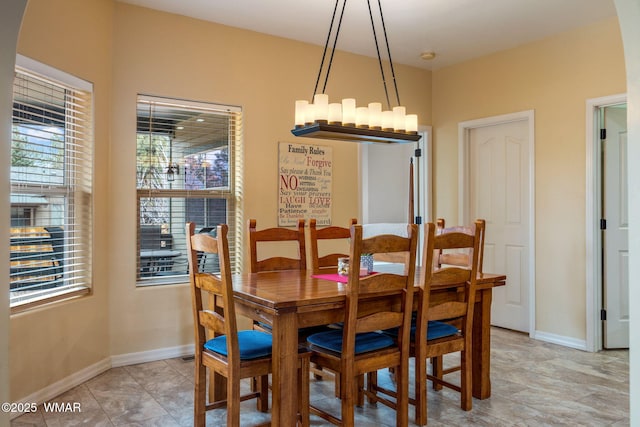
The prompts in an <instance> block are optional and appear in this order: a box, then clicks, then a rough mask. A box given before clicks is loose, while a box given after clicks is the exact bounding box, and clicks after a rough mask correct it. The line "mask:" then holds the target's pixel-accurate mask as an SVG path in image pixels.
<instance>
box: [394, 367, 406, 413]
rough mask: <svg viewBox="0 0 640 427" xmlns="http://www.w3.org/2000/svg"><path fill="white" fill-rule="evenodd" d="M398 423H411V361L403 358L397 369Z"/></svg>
mask: <svg viewBox="0 0 640 427" xmlns="http://www.w3.org/2000/svg"><path fill="white" fill-rule="evenodd" d="M396 386H397V387H396V389H397V395H398V397H397V400H396V408H395V409H396V425H398V426H406V425H409V394H408V392H409V362H408V359H405V360H402V361H401V362H400V366H398V368H397V370H396Z"/></svg>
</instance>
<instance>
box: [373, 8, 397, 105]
mask: <svg viewBox="0 0 640 427" xmlns="http://www.w3.org/2000/svg"><path fill="white" fill-rule="evenodd" d="M367 6H368V7H369V18H370V19H371V30H373V41H374V42H375V45H376V53H377V54H378V64H379V65H380V74H381V75H382V86H384V96H385V97H386V98H387V108H388V109H391V102H389V91H388V90H387V80H386V78H385V75H384V67H383V66H382V58H381V56H380V48H379V47H378V35H377V33H376V26H375V24H374V23H373V13H372V12H371V2H370V1H369V0H367ZM380 14H381V15H382V11H381V12H380ZM385 39H386V37H385ZM397 91H398V90H397V89H396V97H397V95H398V94H397ZM398 105H400V101H399V100H398Z"/></svg>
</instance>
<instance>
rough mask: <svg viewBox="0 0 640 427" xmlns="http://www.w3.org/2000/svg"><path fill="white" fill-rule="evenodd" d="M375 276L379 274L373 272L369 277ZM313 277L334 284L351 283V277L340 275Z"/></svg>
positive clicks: (317, 275)
mask: <svg viewBox="0 0 640 427" xmlns="http://www.w3.org/2000/svg"><path fill="white" fill-rule="evenodd" d="M374 274H378V273H377V272H373V273H371V274H368V275H367V276H373V275H374ZM311 277H313V278H315V279H325V280H331V281H332V282H339V283H347V282H348V281H349V276H341V275H339V274H338V273H330V274H312V275H311Z"/></svg>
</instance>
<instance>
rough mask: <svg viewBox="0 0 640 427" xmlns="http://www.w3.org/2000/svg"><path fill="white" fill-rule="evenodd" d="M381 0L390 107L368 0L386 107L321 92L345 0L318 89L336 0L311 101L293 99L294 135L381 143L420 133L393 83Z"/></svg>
mask: <svg viewBox="0 0 640 427" xmlns="http://www.w3.org/2000/svg"><path fill="white" fill-rule="evenodd" d="M380 1H381V0H378V11H379V13H380V22H381V25H382V30H383V33H384V41H385V45H386V48H387V55H388V57H389V65H390V69H391V75H392V78H393V85H394V88H395V95H396V101H397V105H396V106H395V107H393V108H391V103H390V102H389V91H388V90H387V82H386V79H385V72H384V67H383V66H382V58H381V56H380V48H379V45H378V37H377V34H376V27H375V25H374V18H373V12H372V10H371V3H370V0H367V6H368V8H369V17H370V19H371V29H372V30H373V40H374V42H375V46H376V52H377V55H378V63H379V65H380V73H381V74H382V84H383V86H384V92H385V95H386V101H387V109H386V110H383V109H382V103H380V102H371V103H369V104H368V105H367V106H366V107H365V106H358V105H357V104H356V100H355V99H354V98H346V99H343V100H342V102H340V103H337V102H329V96H328V95H327V94H326V93H325V89H326V86H327V81H328V80H329V73H330V72H331V64H332V62H333V54H334V53H335V49H336V44H337V42H338V36H339V35H340V27H341V25H342V17H343V16H344V9H345V6H346V4H347V0H343V3H342V10H341V12H340V17H339V19H338V23H337V26H336V31H335V35H334V36H333V47H332V48H331V55H330V57H329V62H328V66H327V71H326V74H325V77H324V84H323V86H322V91H321V92H318V84H319V83H320V78H321V76H322V69H323V67H324V63H325V60H326V58H327V52H328V50H329V43H330V41H331V39H332V33H333V29H334V22H335V19H336V14H337V11H338V6H339V2H340V0H336V4H335V7H334V9H333V16H332V18H331V25H330V26H329V34H328V35H327V41H326V42H325V45H324V52H323V53H322V61H321V62H320V69H319V70H318V77H317V79H316V85H315V88H314V90H313V93H314V95H313V101H312V102H309V101H307V100H297V101H296V103H295V127H294V128H293V129H292V130H291V133H293V135H295V136H301V137H307V138H322V139H337V140H342V141H355V142H384V143H402V142H412V141H418V140H419V139H420V138H421V136H420V135H419V134H418V116H417V115H416V114H406V108H405V107H404V106H402V105H400V96H399V95H398V85H397V83H396V76H395V71H394V69H393V61H392V60H391V50H390V49H389V40H388V38H387V30H386V27H385V24H384V17H383V15H382V5H381V3H380Z"/></svg>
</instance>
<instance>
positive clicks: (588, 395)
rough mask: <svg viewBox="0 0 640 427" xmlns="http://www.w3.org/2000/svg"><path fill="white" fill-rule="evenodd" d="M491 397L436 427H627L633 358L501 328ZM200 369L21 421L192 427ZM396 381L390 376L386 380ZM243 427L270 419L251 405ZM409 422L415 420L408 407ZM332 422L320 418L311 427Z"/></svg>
mask: <svg viewBox="0 0 640 427" xmlns="http://www.w3.org/2000/svg"><path fill="white" fill-rule="evenodd" d="M491 369H492V371H491V378H492V396H491V398H490V399H487V400H482V401H481V400H476V399H474V401H473V409H472V410H471V411H470V412H464V411H462V410H461V409H460V407H459V406H458V405H459V401H458V397H457V395H456V393H455V392H452V391H449V390H444V391H442V392H433V391H430V394H429V426H431V427H437V426H597V427H600V426H616V427H617V426H628V425H629V359H628V351H626V350H621V351H604V352H600V353H595V354H594V353H586V352H583V351H579V350H573V349H569V348H565V347H562V346H558V345H554V344H549V343H544V342H541V341H535V340H531V339H529V338H528V336H526V335H524V334H520V333H515V332H511V331H507V330H503V329H498V328H493V329H492V353H491ZM192 378H193V361H192V360H191V361H189V360H183V359H180V358H178V359H169V360H162V361H157V362H149V363H143V364H140V365H132V366H126V367H121V368H114V369H111V370H109V371H107V372H105V373H103V374H102V375H99V376H97V377H95V378H93V379H91V380H89V381H87V382H86V383H84V384H81V385H79V386H78V387H75V388H74V389H72V390H70V391H68V392H67V393H64V394H62V395H60V396H58V397H57V398H55V399H53V400H52V402H63V403H73V402H80V404H81V410H82V412H80V413H72V412H67V413H61V412H57V413H55V412H46V411H44V408H43V407H42V406H41V407H39V410H38V411H37V412H35V413H32V414H25V415H22V416H20V417H18V418H15V419H14V420H13V421H12V422H11V427H23V426H48V427H52V426H56V427H67V426H76V425H87V426H158V427H160V426H190V425H192V422H193V421H192V420H193V419H192V408H193V380H192ZM385 379H386V380H389V378H388V375H387V374H386V372H382V373H381V374H380V381H381V382H382V381H384V380H385ZM311 399H312V400H313V401H314V402H315V404H316V405H322V406H323V407H325V408H334V409H335V411H336V414H338V413H339V401H338V400H337V399H336V398H334V397H333V385H332V382H330V381H326V380H325V381H314V380H312V381H311ZM242 411H243V412H242V426H245V425H252V424H254V423H259V422H262V421H266V420H268V419H269V415H268V414H262V413H259V412H256V411H255V404H254V401H248V402H244V403H243V410H242ZM409 411H410V412H409V420H410V422H412V421H413V420H414V414H413V407H411V406H410V407H409ZM394 421H395V414H394V412H393V411H392V410H391V409H388V408H386V407H385V406H383V405H380V404H379V405H378V406H371V405H368V404H365V406H364V407H362V408H358V409H357V410H356V425H357V426H359V427H369V426H371V427H374V426H375V427H392V426H394V424H395V422H394ZM225 422H226V420H225V411H224V410H223V409H219V410H215V411H211V412H209V413H208V414H207V425H208V426H215V427H218V426H223V425H226V424H225ZM325 424H326V423H325V422H324V421H323V420H321V419H320V418H317V417H315V416H312V418H311V425H312V426H320V425H325Z"/></svg>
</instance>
